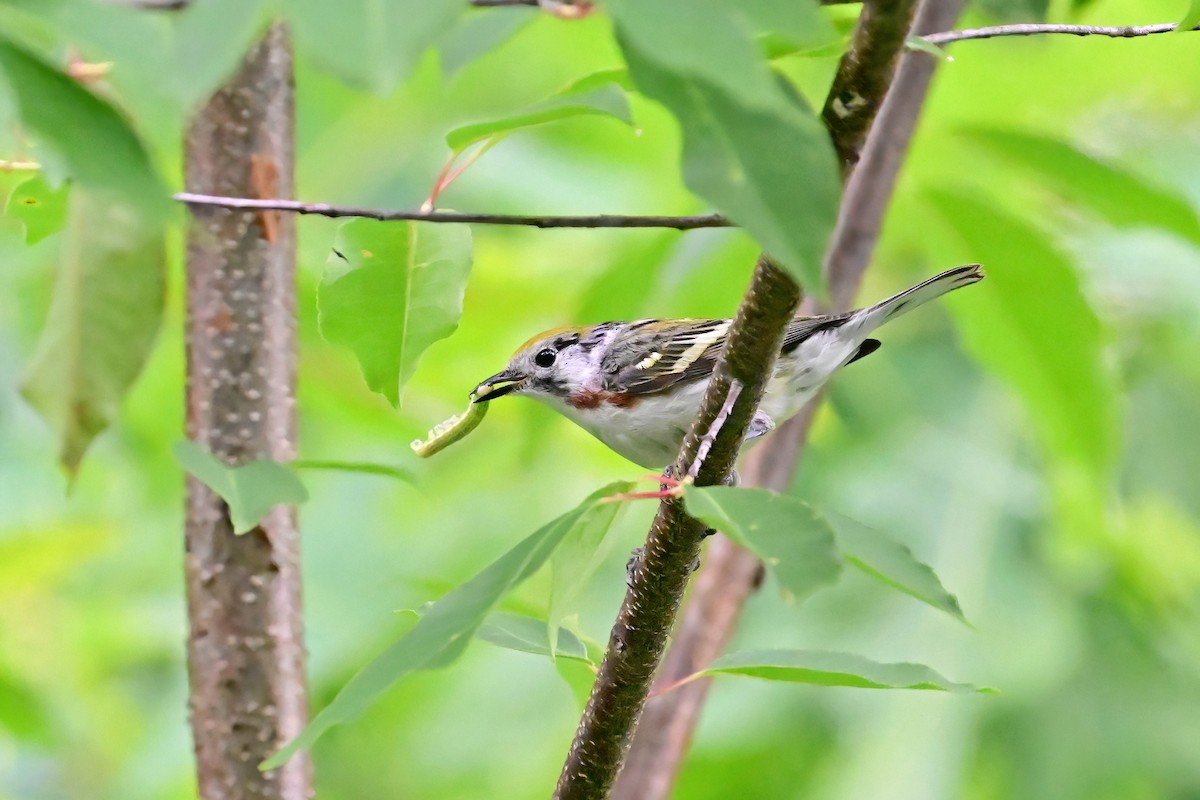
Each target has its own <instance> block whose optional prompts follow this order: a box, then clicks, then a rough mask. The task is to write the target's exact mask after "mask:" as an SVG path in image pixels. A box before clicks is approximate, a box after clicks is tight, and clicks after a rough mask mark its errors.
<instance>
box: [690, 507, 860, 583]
mask: <svg viewBox="0 0 1200 800" xmlns="http://www.w3.org/2000/svg"><path fill="white" fill-rule="evenodd" d="M683 499H684V503H685V505H686V507H687V512H688V514H691V515H692V516H693V517H695V518H696V519H698V520H700V521H701V522H703V523H704V524H706V525H709V526H711V527H713V528H716V529H717V530H719V531H721V532H722V533H724V534H725V535H726V536H729V537H730V538H732V539H734V540H735V541H737V542H738V544H741V545H742V546H743V547H746V548H748V549H749V550H751V551H752V552H753V553H754V554H755V555H757V556H758V557H759V558H761V559H762V560H763V563H764V564H766V565H767V568H768V569H770V570H771V571H772V572H773V573H774V574H775V576H776V578H778V580H779V584H780V586H781V587H782V588H783V590H784V592H785V593H786V594H787V595H789V596H790V597H792V598H803V597H806V596H808V595H809V594H811V593H813V592H815V591H816V590H817V589H819V588H821V587H822V586H826V585H828V584H831V583H833V582H835V581H836V580H837V579H838V575H840V574H841V570H842V561H841V558H840V557H839V556H838V551H837V548H836V547H835V545H834V537H833V530H832V529H831V528H830V527H829V523H828V522H826V521H825V519H824V518H823V517H821V516H820V515H819V514H817V513H816V512H815V511H814V510H813V509H812V508H811V507H810V506H809V505H807V504H806V503H802V502H801V501H799V500H797V499H796V498H794V497H789V496H788V495H785V494H777V493H775V492H772V491H769V490H767V489H743V488H736V487H732V486H703V487H701V486H690V487H688V490H687V492H686V493H685V494H684V496H683Z"/></svg>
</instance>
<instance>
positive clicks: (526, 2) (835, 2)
mask: <svg viewBox="0 0 1200 800" xmlns="http://www.w3.org/2000/svg"><path fill="white" fill-rule="evenodd" d="M818 2H820V4H821V5H823V6H845V5H850V4H852V3H858V2H861V0H818ZM471 5H473V6H475V7H476V8H498V7H500V6H533V7H535V8H536V7H537V6H538V5H539V2H538V0H471Z"/></svg>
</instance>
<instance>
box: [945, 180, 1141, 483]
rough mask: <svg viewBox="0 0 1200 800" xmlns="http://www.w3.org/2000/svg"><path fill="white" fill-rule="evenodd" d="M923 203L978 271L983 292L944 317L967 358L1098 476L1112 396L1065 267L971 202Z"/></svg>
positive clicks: (1087, 317)
mask: <svg viewBox="0 0 1200 800" xmlns="http://www.w3.org/2000/svg"><path fill="white" fill-rule="evenodd" d="M932 200H933V205H934V206H935V208H937V210H938V211H939V212H940V213H941V214H942V215H944V216H945V218H946V219H948V220H949V221H950V223H951V225H952V226H953V227H954V229H955V230H956V231H957V232H958V233H959V235H960V236H961V237H962V239H963V240H964V241H965V243H966V245H967V248H968V251H969V252H970V253H971V256H972V258H977V259H978V260H979V261H981V262H982V263H983V264H984V265H985V269H986V270H987V275H988V277H987V280H986V281H985V282H984V283H983V284H981V286H982V289H981V290H980V291H973V292H971V296H970V298H964V300H963V302H962V303H961V304H955V305H954V309H953V310H954V313H955V319H956V320H957V321H958V325H959V327H960V328H961V330H962V332H963V338H964V341H965V343H966V346H967V348H968V350H970V352H971V353H972V354H974V355H975V356H976V357H977V358H978V359H979V360H980V361H981V362H982V363H983V364H984V365H986V366H987V367H988V368H990V369H991V370H993V371H995V372H996V373H997V374H999V375H1001V376H1003V377H1004V378H1005V379H1007V380H1008V381H1010V382H1011V383H1012V384H1013V386H1015V387H1016V389H1017V391H1018V392H1020V394H1021V396H1022V397H1023V398H1024V400H1025V402H1026V403H1027V404H1028V405H1029V408H1030V412H1031V413H1030V417H1031V419H1032V420H1033V422H1034V424H1035V425H1036V426H1037V428H1038V429H1039V430H1040V432H1041V434H1042V435H1043V437H1045V439H1046V441H1047V442H1048V443H1049V444H1050V446H1051V447H1052V448H1053V449H1054V450H1055V451H1057V452H1058V453H1059V454H1060V455H1061V456H1063V457H1066V458H1068V459H1072V460H1075V461H1077V462H1079V463H1082V464H1085V465H1087V467H1088V468H1089V469H1090V470H1091V471H1092V473H1093V474H1094V475H1100V474H1103V473H1105V472H1106V471H1107V469H1108V468H1109V467H1110V466H1111V464H1112V459H1113V456H1114V454H1115V452H1116V447H1117V442H1118V436H1117V425H1116V421H1117V409H1116V405H1115V401H1114V398H1115V397H1117V396H1118V391H1117V387H1116V386H1115V384H1114V379H1113V376H1112V374H1111V372H1110V371H1109V369H1108V368H1107V367H1106V366H1105V363H1104V355H1103V344H1104V342H1103V336H1102V333H1101V330H1100V323H1099V321H1098V320H1097V319H1096V315H1095V314H1094V313H1093V311H1092V309H1091V308H1090V307H1089V306H1088V304H1087V301H1086V300H1085V299H1084V297H1083V295H1082V294H1081V293H1080V288H1079V280H1078V278H1077V277H1076V276H1075V273H1074V271H1073V270H1072V269H1071V265H1070V264H1069V263H1068V262H1067V260H1066V258H1064V257H1063V255H1062V254H1061V253H1059V252H1058V251H1057V250H1056V249H1055V248H1054V247H1053V246H1052V245H1051V244H1050V243H1049V242H1048V241H1047V240H1046V238H1045V236H1043V235H1042V234H1041V233H1040V232H1038V231H1037V230H1035V229H1033V228H1031V227H1029V226H1028V225H1026V224H1025V223H1024V222H1022V221H1019V220H1017V219H1015V218H1013V217H1011V216H1009V215H1008V214H1006V213H1004V212H1002V211H1001V210H1000V209H999V208H997V207H995V206H993V205H991V204H989V203H987V202H985V201H984V200H983V199H982V198H980V197H979V196H977V195H974V194H967V193H951V192H947V191H937V192H935V193H934V194H933V197H932Z"/></svg>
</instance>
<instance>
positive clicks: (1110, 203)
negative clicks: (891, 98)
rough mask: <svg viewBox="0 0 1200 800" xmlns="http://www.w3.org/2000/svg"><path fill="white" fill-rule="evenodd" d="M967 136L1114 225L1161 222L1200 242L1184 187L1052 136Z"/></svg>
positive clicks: (1198, 220)
mask: <svg viewBox="0 0 1200 800" xmlns="http://www.w3.org/2000/svg"><path fill="white" fill-rule="evenodd" d="M965 136H967V137H969V138H970V139H972V140H974V141H976V142H978V143H979V144H981V145H983V146H984V147H986V148H987V149H988V150H989V151H991V152H993V153H996V154H998V155H1000V156H1002V157H1003V158H1004V159H1006V160H1007V161H1008V162H1009V163H1011V164H1013V165H1015V166H1017V167H1020V168H1022V169H1024V170H1026V171H1027V173H1028V174H1029V175H1030V177H1032V178H1033V179H1034V180H1036V181H1038V182H1039V183H1043V184H1046V185H1048V186H1049V187H1051V188H1052V189H1053V190H1054V191H1056V192H1058V193H1059V194H1061V195H1063V196H1064V197H1066V198H1067V199H1068V200H1070V201H1071V202H1072V203H1076V204H1078V205H1081V206H1083V207H1085V208H1088V209H1090V210H1091V211H1093V212H1094V213H1096V214H1099V215H1100V216H1101V217H1103V218H1104V219H1105V220H1107V221H1108V222H1110V223H1111V224H1113V225H1118V226H1121V227H1128V226H1142V227H1153V228H1161V229H1163V230H1167V231H1170V232H1171V233H1174V234H1176V235H1177V236H1181V237H1183V238H1184V239H1188V240H1190V241H1192V242H1195V243H1197V244H1200V214H1197V213H1196V209H1195V208H1194V207H1193V206H1192V204H1191V203H1190V202H1189V201H1188V198H1187V197H1185V196H1184V195H1183V194H1181V193H1180V192H1177V191H1175V190H1173V189H1170V188H1168V187H1165V186H1156V185H1155V184H1154V183H1153V182H1152V181H1150V180H1148V179H1146V178H1142V177H1140V176H1138V175H1135V174H1134V173H1132V172H1129V171H1127V170H1125V169H1123V168H1121V167H1118V166H1115V165H1112V164H1108V163H1105V162H1104V161H1101V160H1099V159H1097V158H1094V157H1092V156H1089V155H1088V154H1086V153H1084V152H1082V151H1080V150H1078V149H1076V148H1075V147H1073V146H1072V145H1070V144H1068V143H1067V142H1064V141H1061V140H1059V139H1055V138H1052V137H1049V136H1043V135H1041V134H1037V133H1031V132H1027V131H1005V130H980V129H975V130H969V131H966V132H965Z"/></svg>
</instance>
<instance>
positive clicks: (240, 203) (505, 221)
mask: <svg viewBox="0 0 1200 800" xmlns="http://www.w3.org/2000/svg"><path fill="white" fill-rule="evenodd" d="M175 199H176V200H178V201H179V202H181V203H187V204H188V205H191V206H217V207H220V208H235V209H239V210H256V211H289V212H291V213H293V214H315V215H317V216H322V217H365V218H366V219H377V220H382V221H394V220H412V221H414V222H468V223H474V224H479V225H524V226H527V227H533V228H672V229H674V230H679V231H690V230H695V229H697V228H730V227H734V224H733V222H731V221H730V220H729V219H727V218H725V217H723V216H721V215H720V214H695V215H692V216H660V215H650V216H637V215H626V214H592V215H586V214H585V215H578V216H570V215H550V216H533V215H525V214H470V213H464V212H460V211H395V210H389V209H382V208H359V207H357V206H334V205H329V204H327V203H301V202H299V201H296V200H278V199H269V200H258V199H255V198H250V197H221V196H218V195H210V194H194V193H192V192H179V193H178V194H176V195H175Z"/></svg>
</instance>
